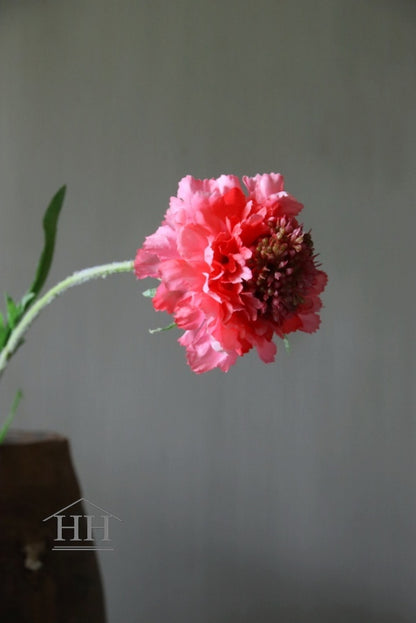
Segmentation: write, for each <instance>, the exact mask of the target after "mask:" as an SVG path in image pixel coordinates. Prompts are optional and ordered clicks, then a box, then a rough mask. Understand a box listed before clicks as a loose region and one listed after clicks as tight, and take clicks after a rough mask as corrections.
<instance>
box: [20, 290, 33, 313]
mask: <svg viewBox="0 0 416 623" xmlns="http://www.w3.org/2000/svg"><path fill="white" fill-rule="evenodd" d="M34 298H35V293H34V292H27V293H26V294H25V295H24V297H23V298H22V300H21V301H20V308H21V310H22V312H24V311H25V310H26V309H27V308H28V307H29V303H30V301H31V300H32V299H34Z"/></svg>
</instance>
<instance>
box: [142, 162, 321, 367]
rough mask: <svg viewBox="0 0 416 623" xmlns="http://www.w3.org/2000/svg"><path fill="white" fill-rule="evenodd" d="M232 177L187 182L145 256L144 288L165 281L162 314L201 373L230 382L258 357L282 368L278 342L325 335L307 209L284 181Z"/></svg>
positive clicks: (159, 302)
mask: <svg viewBox="0 0 416 623" xmlns="http://www.w3.org/2000/svg"><path fill="white" fill-rule="evenodd" d="M243 182H244V185H245V187H246V189H247V192H246V194H245V193H244V192H243V190H242V188H241V185H240V181H239V180H238V178H237V177H235V176H233V175H222V176H221V177H219V178H218V179H206V180H197V179H194V178H193V177H191V176H190V175H188V176H187V177H184V178H183V179H182V180H181V181H180V182H179V188H178V194H177V196H176V197H172V198H171V201H170V207H169V209H168V210H167V212H166V215H165V218H164V221H163V222H162V224H161V226H160V227H159V228H158V229H157V231H156V232H155V233H154V234H152V235H151V236H148V237H147V238H146V240H145V242H144V244H143V247H142V248H141V249H139V251H138V252H137V256H136V259H135V272H136V275H137V277H138V278H144V277H156V278H158V279H159V280H160V285H159V287H158V288H157V291H156V294H155V296H154V298H153V305H154V307H155V309H157V310H159V311H166V312H168V313H170V314H172V315H173V317H174V320H175V322H176V324H177V326H178V327H179V328H181V329H184V331H185V332H184V334H183V335H182V336H181V337H180V338H179V342H180V344H182V345H183V346H184V347H185V348H186V351H187V359H188V363H189V365H190V367H191V368H192V370H193V371H194V372H197V373H201V372H207V371H208V370H211V369H212V368H215V367H219V368H221V370H224V371H225V372H226V371H228V369H229V368H230V366H231V365H232V364H234V363H235V361H236V360H237V358H238V357H239V356H242V355H244V354H245V353H247V352H248V351H249V350H251V349H252V348H253V347H255V348H256V349H257V351H258V354H259V356H260V358H261V359H262V360H263V361H265V362H266V363H269V362H272V361H274V357H275V354H276V345H275V344H274V342H273V337H274V335H277V336H278V337H280V338H284V337H285V336H286V335H287V334H288V333H291V332H293V331H296V330H300V331H306V332H308V333H312V332H313V331H316V329H317V328H318V327H319V323H320V319H319V315H318V313H317V312H318V311H319V309H320V308H321V306H322V304H321V300H320V298H319V294H320V293H321V292H322V290H323V289H324V288H325V285H326V282H327V276H326V274H325V273H324V272H323V271H322V270H319V268H318V264H317V261H316V254H315V253H314V248H313V243H312V239H311V236H310V233H309V232H305V231H304V230H303V227H302V225H301V224H299V223H298V221H297V219H296V215H297V214H298V213H299V212H300V211H301V209H302V207H303V206H302V204H301V203H299V202H298V201H296V199H294V197H292V196H290V195H289V194H288V193H287V192H286V191H285V190H284V181H283V177H282V175H280V174H278V173H269V174H264V175H256V176H255V177H243Z"/></svg>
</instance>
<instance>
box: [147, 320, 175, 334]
mask: <svg viewBox="0 0 416 623" xmlns="http://www.w3.org/2000/svg"><path fill="white" fill-rule="evenodd" d="M173 327H176V322H172V323H171V324H168V326H167V327H158V328H157V329H149V333H150V334H151V335H154V334H155V333H162V331H169V329H173Z"/></svg>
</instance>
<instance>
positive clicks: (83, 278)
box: [0, 260, 134, 376]
mask: <svg viewBox="0 0 416 623" xmlns="http://www.w3.org/2000/svg"><path fill="white" fill-rule="evenodd" d="M133 268H134V262H133V260H128V261H127V262H112V263H111V264H103V265H102V266H94V267H92V268H85V269H84V270H79V271H77V272H75V273H74V274H73V275H71V276H70V277H67V278H66V279H64V280H63V281H60V282H59V283H58V284H56V286H54V287H53V288H51V289H50V290H48V292H46V294H44V295H43V296H42V297H41V298H40V299H38V300H37V301H36V302H35V303H33V305H32V306H31V307H30V308H29V309H28V311H27V312H26V314H25V315H24V316H23V318H22V319H21V321H20V322H19V324H18V325H17V326H16V327H15V328H14V329H13V331H12V332H11V334H10V337H9V339H8V341H7V344H6V345H5V346H4V348H3V350H2V351H1V353H0V376H1V375H2V374H3V372H4V370H5V368H6V366H7V362H8V361H9V359H10V357H11V356H12V355H13V354H14V352H15V351H16V350H17V348H18V347H19V345H20V344H21V341H22V338H23V336H24V334H25V333H26V331H27V330H28V328H29V327H30V325H31V324H32V322H33V321H34V320H35V318H36V317H37V316H38V315H39V314H40V312H41V311H42V309H43V308H44V307H46V306H47V305H49V303H52V301H53V300H54V299H55V298H56V297H57V296H59V295H60V294H63V293H64V292H65V291H66V290H68V289H69V288H73V287H74V286H78V285H80V284H82V283H86V282H87V281H91V280H92V279H98V278H99V277H107V276H108V275H114V274H116V273H128V272H132V271H133Z"/></svg>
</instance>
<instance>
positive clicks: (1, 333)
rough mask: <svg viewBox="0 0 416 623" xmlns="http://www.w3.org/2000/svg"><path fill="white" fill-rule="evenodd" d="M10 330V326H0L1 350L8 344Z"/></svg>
mask: <svg viewBox="0 0 416 623" xmlns="http://www.w3.org/2000/svg"><path fill="white" fill-rule="evenodd" d="M9 335H10V331H9V328H8V327H1V328H0V351H1V350H3V346H5V345H6V343H7V340H8V339H9Z"/></svg>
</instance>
